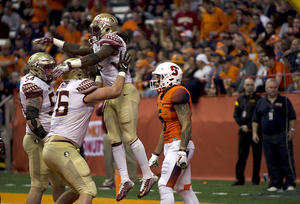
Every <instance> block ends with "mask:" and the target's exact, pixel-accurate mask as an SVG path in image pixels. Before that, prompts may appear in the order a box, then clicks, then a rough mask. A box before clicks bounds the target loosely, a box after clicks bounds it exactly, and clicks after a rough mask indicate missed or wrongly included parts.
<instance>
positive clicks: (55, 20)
mask: <svg viewBox="0 0 300 204" xmlns="http://www.w3.org/2000/svg"><path fill="white" fill-rule="evenodd" d="M48 3H49V7H50V12H49V16H48V18H49V25H48V27H49V26H50V25H53V24H54V25H55V26H59V25H60V21H61V16H62V10H63V1H61V0H48Z"/></svg>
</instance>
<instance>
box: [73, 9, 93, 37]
mask: <svg viewBox="0 0 300 204" xmlns="http://www.w3.org/2000/svg"><path fill="white" fill-rule="evenodd" d="M90 24H91V22H90V21H88V20H87V14H86V12H81V14H80V20H79V21H78V24H77V26H76V28H77V30H78V31H80V32H81V33H82V32H83V31H84V30H86V29H89V27H90Z"/></svg>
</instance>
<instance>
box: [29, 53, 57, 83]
mask: <svg viewBox="0 0 300 204" xmlns="http://www.w3.org/2000/svg"><path fill="white" fill-rule="evenodd" d="M27 64H28V68H29V72H30V73H31V74H33V75H34V76H37V77H38V78H40V79H42V80H44V81H47V82H49V81H52V70H53V68H54V67H55V65H56V63H55V61H54V59H53V58H52V57H51V56H50V55H49V54H47V53H45V52H37V53H35V54H33V55H31V57H30V58H29V59H28V61H27ZM50 73H51V74H50Z"/></svg>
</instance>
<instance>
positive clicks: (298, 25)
mask: <svg viewBox="0 0 300 204" xmlns="http://www.w3.org/2000/svg"><path fill="white" fill-rule="evenodd" d="M293 28H297V29H298V30H300V18H299V17H295V18H294V19H293Z"/></svg>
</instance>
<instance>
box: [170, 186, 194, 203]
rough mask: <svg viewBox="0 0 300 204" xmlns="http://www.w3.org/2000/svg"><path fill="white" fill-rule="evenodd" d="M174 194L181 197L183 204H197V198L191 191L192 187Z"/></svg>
mask: <svg viewBox="0 0 300 204" xmlns="http://www.w3.org/2000/svg"><path fill="white" fill-rule="evenodd" d="M176 192H177V193H178V194H179V196H180V197H181V199H182V200H183V202H184V203H185V204H198V203H199V201H198V198H197V196H196V194H195V192H194V191H193V189H192V186H191V187H190V189H189V190H184V189H181V190H176Z"/></svg>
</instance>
